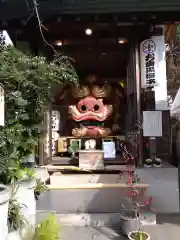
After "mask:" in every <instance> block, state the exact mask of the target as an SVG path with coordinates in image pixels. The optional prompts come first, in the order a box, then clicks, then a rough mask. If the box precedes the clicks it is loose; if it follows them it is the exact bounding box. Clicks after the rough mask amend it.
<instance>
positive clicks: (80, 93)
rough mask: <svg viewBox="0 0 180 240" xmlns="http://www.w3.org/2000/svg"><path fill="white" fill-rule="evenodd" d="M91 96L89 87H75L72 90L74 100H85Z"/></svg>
mask: <svg viewBox="0 0 180 240" xmlns="http://www.w3.org/2000/svg"><path fill="white" fill-rule="evenodd" d="M89 94H90V89H89V87H88V86H74V87H73V88H72V96H73V97H74V98H84V97H87V96H88V95H89Z"/></svg>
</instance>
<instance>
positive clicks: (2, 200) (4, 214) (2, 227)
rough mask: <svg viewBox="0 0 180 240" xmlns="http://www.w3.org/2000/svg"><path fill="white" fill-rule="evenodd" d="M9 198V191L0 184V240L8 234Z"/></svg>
mask: <svg viewBox="0 0 180 240" xmlns="http://www.w3.org/2000/svg"><path fill="white" fill-rule="evenodd" d="M9 198H10V189H9V188H8V187H7V186H5V185H2V184H0V216H1V220H0V236H1V239H2V240H5V239H6V237H7V234H8V227H7V218H8V206H9Z"/></svg>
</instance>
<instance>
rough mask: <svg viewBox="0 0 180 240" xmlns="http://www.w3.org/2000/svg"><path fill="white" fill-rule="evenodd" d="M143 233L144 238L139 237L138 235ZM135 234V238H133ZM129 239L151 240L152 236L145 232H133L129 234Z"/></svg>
mask: <svg viewBox="0 0 180 240" xmlns="http://www.w3.org/2000/svg"><path fill="white" fill-rule="evenodd" d="M139 233H141V234H142V237H140V236H139V237H138V234H139ZM133 234H134V236H133ZM128 238H129V239H130V240H150V236H149V234H148V233H146V232H143V231H132V232H130V233H129V234H128Z"/></svg>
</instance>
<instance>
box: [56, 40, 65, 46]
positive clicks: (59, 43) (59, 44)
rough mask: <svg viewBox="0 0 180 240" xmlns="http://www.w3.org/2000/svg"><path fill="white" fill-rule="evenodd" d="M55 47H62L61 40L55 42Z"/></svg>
mask: <svg viewBox="0 0 180 240" xmlns="http://www.w3.org/2000/svg"><path fill="white" fill-rule="evenodd" d="M55 45H56V46H58V47H60V46H62V45H63V42H62V41H61V40H58V41H55Z"/></svg>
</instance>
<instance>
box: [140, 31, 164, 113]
mask: <svg viewBox="0 0 180 240" xmlns="http://www.w3.org/2000/svg"><path fill="white" fill-rule="evenodd" d="M140 64H141V87H142V88H149V87H152V88H154V90H155V104H156V110H167V109H168V104H167V79H166V60H165V42H164V36H163V35H162V36H152V37H151V39H146V40H144V41H143V42H141V43H140Z"/></svg>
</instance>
